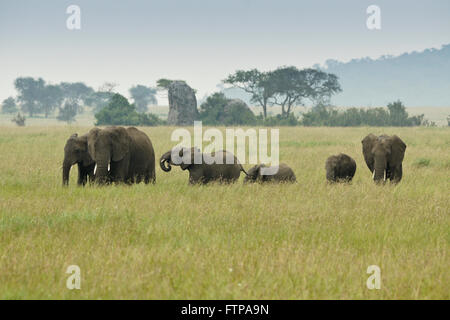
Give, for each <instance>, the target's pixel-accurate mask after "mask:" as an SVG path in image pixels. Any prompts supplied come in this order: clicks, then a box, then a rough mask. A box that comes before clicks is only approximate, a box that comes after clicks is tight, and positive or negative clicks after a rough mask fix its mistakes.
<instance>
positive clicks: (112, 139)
mask: <svg viewBox="0 0 450 320" xmlns="http://www.w3.org/2000/svg"><path fill="white" fill-rule="evenodd" d="M87 143H88V152H89V155H90V156H91V157H92V159H93V160H94V161H95V162H96V164H97V171H96V173H95V180H96V182H97V183H99V184H105V183H108V182H113V183H121V182H125V183H128V184H131V183H139V182H141V181H144V182H145V183H149V182H152V183H155V181H156V173H155V152H154V150H153V145H152V143H151V141H150V139H149V137H148V136H147V135H146V134H145V133H144V132H142V131H140V130H138V129H137V128H134V127H130V128H126V129H125V128H123V127H107V128H104V129H100V128H93V129H91V130H90V131H89V133H88V134H87ZM108 165H109V172H108Z"/></svg>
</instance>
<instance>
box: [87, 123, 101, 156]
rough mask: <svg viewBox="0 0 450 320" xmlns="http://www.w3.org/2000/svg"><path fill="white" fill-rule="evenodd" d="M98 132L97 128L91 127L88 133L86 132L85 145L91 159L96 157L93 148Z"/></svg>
mask: <svg viewBox="0 0 450 320" xmlns="http://www.w3.org/2000/svg"><path fill="white" fill-rule="evenodd" d="M99 133H100V129H99V128H92V129H91V130H90V131H89V133H88V134H87V147H88V153H89V155H90V156H91V158H92V159H97V157H96V149H95V142H96V140H97V137H98V134H99Z"/></svg>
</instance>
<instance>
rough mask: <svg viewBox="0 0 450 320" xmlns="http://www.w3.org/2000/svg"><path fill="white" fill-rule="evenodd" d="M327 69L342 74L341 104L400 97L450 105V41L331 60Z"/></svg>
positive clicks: (412, 103)
mask: <svg viewBox="0 0 450 320" xmlns="http://www.w3.org/2000/svg"><path fill="white" fill-rule="evenodd" d="M321 69H322V70H324V71H327V72H331V73H334V74H336V75H337V76H339V80H340V83H341V85H342V89H343V92H342V93H340V94H339V95H336V96H334V97H333V100H332V102H333V104H335V105H338V106H385V105H386V104H387V103H389V102H391V101H393V100H397V99H400V100H402V101H403V103H404V104H405V105H406V106H408V107H414V106H423V107H426V106H434V107H441V106H445V107H448V106H450V44H448V45H444V46H442V48H441V49H427V50H425V51H422V52H412V53H405V54H402V55H400V56H396V57H393V56H383V57H381V58H379V59H376V60H373V59H370V58H363V59H354V60H351V61H349V62H347V63H343V62H339V61H336V60H328V61H326V63H325V67H323V68H321Z"/></svg>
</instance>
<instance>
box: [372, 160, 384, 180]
mask: <svg viewBox="0 0 450 320" xmlns="http://www.w3.org/2000/svg"><path fill="white" fill-rule="evenodd" d="M374 172H375V173H374V176H373V180H375V182H380V181H381V180H383V181H384V180H385V174H386V160H384V159H376V160H375V170H374Z"/></svg>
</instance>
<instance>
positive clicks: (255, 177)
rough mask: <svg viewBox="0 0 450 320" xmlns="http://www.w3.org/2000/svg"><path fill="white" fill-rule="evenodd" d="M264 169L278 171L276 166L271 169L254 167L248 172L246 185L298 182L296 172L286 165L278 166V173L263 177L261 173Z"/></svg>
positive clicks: (260, 166)
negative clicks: (252, 183) (253, 183)
mask: <svg viewBox="0 0 450 320" xmlns="http://www.w3.org/2000/svg"><path fill="white" fill-rule="evenodd" d="M262 168H271V169H276V166H272V167H269V166H267V165H264V164H260V165H256V166H254V167H252V168H251V169H250V170H248V172H247V176H246V177H245V178H244V183H251V182H259V183H264V182H276V183H278V182H285V183H286V182H291V183H293V182H296V181H297V178H296V177H295V174H294V171H293V170H292V169H291V168H290V167H289V166H288V165H287V164H285V163H280V164H279V165H278V171H277V173H275V174H272V175H263V174H262V172H261V169H262Z"/></svg>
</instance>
